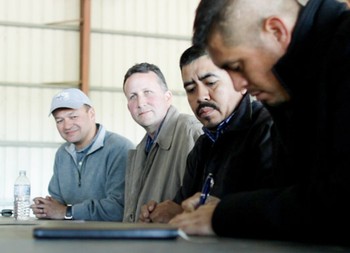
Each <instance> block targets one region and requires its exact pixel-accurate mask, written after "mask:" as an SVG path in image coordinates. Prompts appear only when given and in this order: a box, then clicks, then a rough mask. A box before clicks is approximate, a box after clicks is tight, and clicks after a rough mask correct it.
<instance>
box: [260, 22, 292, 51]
mask: <svg viewBox="0 0 350 253" xmlns="http://www.w3.org/2000/svg"><path fill="white" fill-rule="evenodd" d="M263 29H264V31H265V32H268V33H270V34H271V35H272V36H273V37H274V38H275V40H276V42H277V43H278V44H279V45H280V47H281V49H282V50H284V51H286V50H287V48H288V45H289V43H290V41H291V37H292V33H291V31H290V30H289V29H288V26H287V24H286V23H285V22H284V21H283V20H282V19H281V18H280V17H277V16H271V17H268V18H267V19H265V21H264V24H263Z"/></svg>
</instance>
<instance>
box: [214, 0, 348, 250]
mask: <svg viewBox="0 0 350 253" xmlns="http://www.w3.org/2000/svg"><path fill="white" fill-rule="evenodd" d="M274 71H275V74H276V76H277V78H279V80H280V82H281V83H282V84H283V85H284V87H285V88H286V89H287V90H288V92H289V93H290V95H291V98H292V99H291V101H290V102H289V103H288V104H284V105H281V106H279V107H273V108H268V109H269V111H270V113H271V115H272V117H273V119H274V122H275V127H276V129H277V135H278V138H279V141H280V144H281V146H279V148H278V150H277V151H280V150H283V151H285V152H286V154H287V156H285V157H283V159H279V162H282V163H281V164H280V165H279V167H278V169H277V170H276V171H275V174H274V178H275V182H277V184H278V187H275V188H271V189H264V190H261V191H255V192H249V193H241V194H236V195H231V196H229V197H228V198H226V199H224V200H223V201H221V202H220V204H219V205H218V207H217V209H216V210H215V212H214V216H213V220H212V223H213V228H214V231H215V232H216V233H217V234H219V235H224V236H254V237H270V238H271V237H272V238H283V239H297V240H312V241H314V240H316V241H321V242H327V241H332V242H341V243H344V242H346V241H349V240H348V233H344V232H342V231H343V229H348V228H349V226H350V208H349V206H350V205H349V201H350V12H349V11H348V10H346V9H345V5H344V4H340V3H338V2H337V1H334V0H310V1H309V3H308V4H307V5H306V7H305V8H304V9H303V10H302V11H301V13H300V16H299V18H298V21H297V24H296V27H295V29H294V33H293V37H292V42H291V44H290V46H289V48H288V51H287V53H286V55H285V56H284V57H283V58H281V59H280V61H279V62H278V63H277V64H276V65H275V68H274ZM280 158H281V157H280ZM283 163H284V164H283ZM287 165H288V166H290V168H289V167H288V166H287ZM342 228H343V229H342Z"/></svg>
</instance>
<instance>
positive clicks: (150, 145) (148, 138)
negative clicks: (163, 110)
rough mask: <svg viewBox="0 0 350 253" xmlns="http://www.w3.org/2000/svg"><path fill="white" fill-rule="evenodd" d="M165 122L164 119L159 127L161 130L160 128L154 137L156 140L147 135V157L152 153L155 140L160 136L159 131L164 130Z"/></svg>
mask: <svg viewBox="0 0 350 253" xmlns="http://www.w3.org/2000/svg"><path fill="white" fill-rule="evenodd" d="M163 122H164V119H163V121H162V123H161V124H160V126H159V128H158V130H157V132H156V134H155V135H154V138H153V139H152V137H151V136H150V135H149V134H147V140H146V147H145V152H146V155H148V153H149V151H150V150H151V148H152V145H153V143H154V141H155V139H157V137H158V134H159V131H160V129H161V128H162V125H163Z"/></svg>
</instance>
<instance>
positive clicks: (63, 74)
mask: <svg viewBox="0 0 350 253" xmlns="http://www.w3.org/2000/svg"><path fill="white" fill-rule="evenodd" d="M198 2H199V0H176V1H174V0H147V1H145V0H93V1H91V4H92V6H91V15H92V18H91V24H92V29H91V31H92V34H91V62H90V69H91V74H90V88H91V91H90V94H89V95H90V97H91V99H92V101H93V103H94V107H95V110H96V113H97V115H96V116H97V121H98V122H100V123H102V124H103V125H104V126H105V127H106V128H107V129H108V130H111V131H114V132H117V133H119V134H122V135H124V136H126V137H128V138H129V139H130V140H132V141H133V142H134V143H135V144H136V143H138V142H139V141H140V139H141V138H142V137H143V135H144V134H145V131H144V129H143V128H141V127H140V126H138V125H137V124H136V123H135V122H134V120H133V119H132V118H131V116H130V113H129V111H128V109H127V106H126V100H125V97H124V94H123V91H122V82H123V77H124V74H125V72H126V71H127V69H128V68H129V67H131V66H132V65H134V64H135V63H139V62H145V61H147V62H150V63H154V64H156V65H158V66H159V67H160V68H161V70H162V71H163V73H164V75H165V77H166V80H167V82H168V86H169V88H170V89H171V90H172V91H173V93H174V105H175V106H176V107H177V108H178V109H179V110H180V111H182V112H187V113H190V114H191V113H192V112H191V110H190V108H189V106H188V103H187V99H186V96H185V93H184V91H183V87H182V81H181V75H180V70H179V67H178V60H179V57H180V54H181V53H182V52H183V50H184V49H186V48H187V47H188V46H189V45H190V37H191V32H192V22H193V17H194V12H195V8H196V6H197V4H198ZM79 6H80V1H79V0H11V1H9V0H0V55H1V57H0V94H1V96H0V113H1V115H2V117H3V120H2V124H1V127H0V175H1V176H0V208H1V207H2V206H1V204H2V203H4V201H5V202H6V203H11V201H12V197H13V183H14V180H15V178H16V177H17V174H18V170H19V169H26V170H27V171H28V176H29V177H30V179H31V182H32V196H33V197H35V196H45V195H46V194H47V185H48V183H49V180H50V178H51V175H52V166H53V159H54V155H55V152H56V150H57V147H58V146H59V144H60V143H62V142H63V140H62V139H61V137H60V136H59V134H58V132H57V130H56V126H55V123H54V120H53V119H52V117H48V111H49V107H50V102H51V98H52V96H53V95H54V94H56V93H57V92H58V91H60V90H61V89H63V88H65V87H76V86H77V84H78V81H79V33H78V22H77V20H78V19H79V16H80V14H79ZM11 205H12V204H11Z"/></svg>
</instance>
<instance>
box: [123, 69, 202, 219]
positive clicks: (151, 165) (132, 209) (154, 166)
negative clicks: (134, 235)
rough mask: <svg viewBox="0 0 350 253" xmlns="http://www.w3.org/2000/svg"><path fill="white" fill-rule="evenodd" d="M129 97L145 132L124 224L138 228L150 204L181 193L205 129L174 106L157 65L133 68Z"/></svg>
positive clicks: (129, 175) (134, 160) (129, 177)
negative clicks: (189, 162)
mask: <svg viewBox="0 0 350 253" xmlns="http://www.w3.org/2000/svg"><path fill="white" fill-rule="evenodd" d="M123 88H124V94H125V96H126V99H127V103H128V109H129V111H130V114H131V116H132V117H133V119H134V120H135V121H136V122H137V123H138V124H139V125H140V126H142V127H143V128H144V129H145V130H146V132H147V133H146V134H145V136H144V138H143V139H142V140H141V142H140V143H139V144H138V145H137V147H136V149H132V150H130V153H129V158H128V164H127V171H126V179H125V211H124V219H123V220H124V221H125V222H135V221H137V219H138V216H139V213H140V208H141V206H142V205H143V204H145V203H147V202H148V201H149V200H150V199H155V200H156V201H164V200H166V199H168V198H172V197H173V196H174V195H175V193H176V191H177V190H178V189H179V188H180V186H181V183H182V177H183V174H184V171H185V167H186V158H187V155H188V153H189V152H190V150H191V149H192V147H193V145H194V143H195V141H196V140H197V138H198V137H199V136H200V135H201V134H202V133H203V132H202V124H201V123H200V122H199V121H198V120H197V119H196V118H195V117H193V116H192V115H188V114H184V113H179V112H178V110H177V109H176V108H175V107H174V106H173V105H172V93H171V91H170V90H169V89H168V86H167V83H166V80H165V78H164V75H163V73H162V72H161V70H160V69H159V68H158V67H157V66H156V65H154V64H150V63H139V64H135V65H134V66H132V67H131V68H130V69H129V70H128V71H127V73H126V74H125V77H124V85H123Z"/></svg>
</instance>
